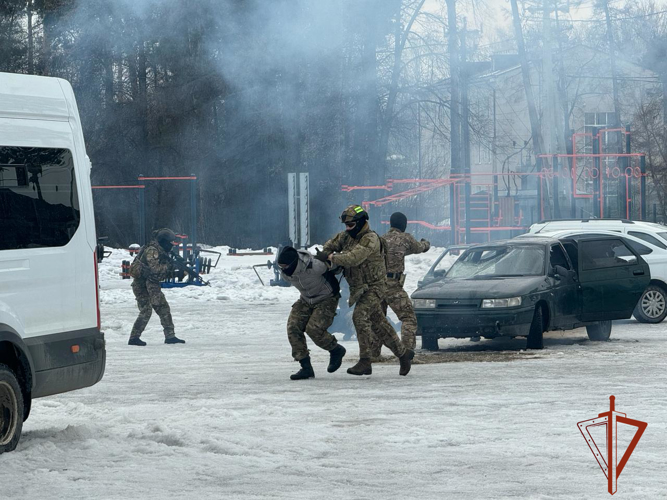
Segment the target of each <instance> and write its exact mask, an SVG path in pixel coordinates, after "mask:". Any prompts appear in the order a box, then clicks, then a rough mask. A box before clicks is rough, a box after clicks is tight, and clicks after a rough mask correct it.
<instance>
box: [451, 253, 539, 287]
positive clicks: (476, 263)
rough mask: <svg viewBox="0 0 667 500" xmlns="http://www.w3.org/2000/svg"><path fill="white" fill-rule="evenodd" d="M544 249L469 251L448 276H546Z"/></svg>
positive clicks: (472, 277)
mask: <svg viewBox="0 0 667 500" xmlns="http://www.w3.org/2000/svg"><path fill="white" fill-rule="evenodd" d="M544 262H545V253H544V247H542V246H541V245H526V246H498V247H484V248H475V249H471V250H468V251H467V252H466V253H465V254H464V255H463V256H461V258H460V259H459V260H457V261H456V262H455V263H454V265H453V266H452V267H451V269H450V270H449V272H448V273H447V277H448V278H458V279H482V278H501V277H513V276H541V275H543V274H544Z"/></svg>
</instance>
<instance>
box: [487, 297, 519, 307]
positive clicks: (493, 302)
mask: <svg viewBox="0 0 667 500" xmlns="http://www.w3.org/2000/svg"><path fill="white" fill-rule="evenodd" d="M520 305H521V297H512V298H510V299H484V300H483V301H482V309H491V308H494V307H518V306H520Z"/></svg>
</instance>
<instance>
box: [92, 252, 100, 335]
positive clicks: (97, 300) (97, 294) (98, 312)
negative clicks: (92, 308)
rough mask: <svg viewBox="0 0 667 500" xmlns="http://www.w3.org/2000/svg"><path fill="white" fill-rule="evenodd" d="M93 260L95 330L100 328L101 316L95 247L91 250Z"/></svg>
mask: <svg viewBox="0 0 667 500" xmlns="http://www.w3.org/2000/svg"><path fill="white" fill-rule="evenodd" d="M93 262H94V263H95V305H96V306H97V330H98V331H100V330H101V329H102V318H101V317H100V277H99V276H98V274H97V248H96V249H95V251H94V252H93Z"/></svg>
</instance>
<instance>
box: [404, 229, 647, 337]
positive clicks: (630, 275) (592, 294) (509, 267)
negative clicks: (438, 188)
mask: <svg viewBox="0 0 667 500" xmlns="http://www.w3.org/2000/svg"><path fill="white" fill-rule="evenodd" d="M650 280H651V272H650V269H649V266H648V264H647V263H646V262H645V261H644V260H643V259H642V257H641V256H640V255H639V253H638V252H637V251H635V250H633V249H632V247H631V246H630V245H629V244H628V243H627V242H626V241H625V239H624V238H623V237H622V236H620V235H617V236H616V235H614V236H603V235H573V236H571V237H567V238H562V239H557V238H550V237H540V236H534V237H532V238H529V237H526V238H515V239H512V240H506V241H500V242H494V243H489V244H483V245H476V246H474V247H471V248H469V249H468V250H466V251H465V252H464V253H463V255H461V256H460V257H459V259H458V260H457V261H456V262H455V263H454V264H453V265H452V267H451V268H450V269H449V271H448V272H447V274H446V276H445V277H444V278H443V279H440V280H438V281H436V282H433V283H431V284H428V285H426V286H424V287H422V288H419V289H417V291H415V292H414V293H413V294H412V299H413V303H414V307H415V313H416V315H417V324H418V331H417V334H418V335H421V336H422V348H424V349H428V350H437V349H438V339H439V338H445V337H456V338H465V337H478V336H482V337H486V338H495V337H501V336H507V337H527V339H528V340H527V347H528V348H533V349H539V348H541V347H542V345H543V334H544V332H545V331H549V330H571V329H574V328H579V327H582V326H584V327H586V330H587V332H588V336H589V338H590V339H591V340H596V341H599V340H608V339H609V336H610V334H611V327H612V325H611V320H616V319H627V318H629V317H630V316H632V312H633V310H634V308H635V305H636V304H637V301H638V300H639V297H640V296H641V295H642V293H643V292H644V290H645V289H646V287H647V286H648V284H649V282H650Z"/></svg>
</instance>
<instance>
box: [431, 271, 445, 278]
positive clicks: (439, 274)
mask: <svg viewBox="0 0 667 500" xmlns="http://www.w3.org/2000/svg"><path fill="white" fill-rule="evenodd" d="M445 274H447V271H446V270H445V269H438V270H437V271H433V277H434V278H442V277H443V276H444V275H445Z"/></svg>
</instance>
